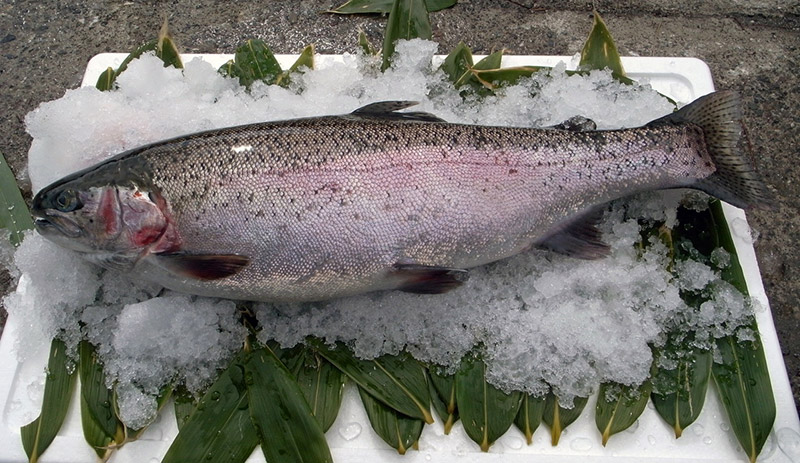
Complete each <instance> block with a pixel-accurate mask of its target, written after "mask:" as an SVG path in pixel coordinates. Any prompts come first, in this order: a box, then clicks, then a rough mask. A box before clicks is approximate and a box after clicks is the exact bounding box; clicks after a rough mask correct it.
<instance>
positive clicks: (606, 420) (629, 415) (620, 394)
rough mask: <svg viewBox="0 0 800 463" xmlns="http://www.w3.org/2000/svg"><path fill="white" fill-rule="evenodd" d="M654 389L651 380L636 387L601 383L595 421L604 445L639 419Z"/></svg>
mask: <svg viewBox="0 0 800 463" xmlns="http://www.w3.org/2000/svg"><path fill="white" fill-rule="evenodd" d="M652 389H653V387H652V384H651V383H650V381H645V382H644V383H642V384H640V385H639V386H636V387H633V386H625V385H619V384H610V383H603V384H601V385H600V390H599V392H598V394H597V405H596V406H595V415H594V421H595V424H596V425H597V429H598V430H599V431H600V433H601V434H602V435H603V445H604V446H605V445H606V444H607V443H608V439H609V438H610V437H611V436H613V435H614V434H617V433H618V432H622V431H624V430H626V429H628V428H629V427H631V425H633V423H635V422H636V420H638V419H639V417H640V416H641V415H642V412H644V407H645V406H646V405H647V401H648V400H649V399H650V391H652Z"/></svg>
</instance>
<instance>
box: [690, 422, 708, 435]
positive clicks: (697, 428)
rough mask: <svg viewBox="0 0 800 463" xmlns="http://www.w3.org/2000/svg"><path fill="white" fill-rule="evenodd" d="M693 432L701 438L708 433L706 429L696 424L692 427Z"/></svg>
mask: <svg viewBox="0 0 800 463" xmlns="http://www.w3.org/2000/svg"><path fill="white" fill-rule="evenodd" d="M692 432H693V433H694V435H695V436H698V437H699V436H702V435H703V434H705V433H706V428H704V427H703V425H702V424H700V423H695V424H693V425H692Z"/></svg>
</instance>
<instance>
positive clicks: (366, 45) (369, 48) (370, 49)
mask: <svg viewBox="0 0 800 463" xmlns="http://www.w3.org/2000/svg"><path fill="white" fill-rule="evenodd" d="M358 46H359V47H361V51H363V52H364V54H365V55H366V56H375V55H377V54H378V53H380V52H381V51H380V50H378V49H376V48H375V47H374V46H373V45H372V43H371V42H370V41H369V39H368V38H367V34H366V33H365V32H364V31H363V30H359V31H358Z"/></svg>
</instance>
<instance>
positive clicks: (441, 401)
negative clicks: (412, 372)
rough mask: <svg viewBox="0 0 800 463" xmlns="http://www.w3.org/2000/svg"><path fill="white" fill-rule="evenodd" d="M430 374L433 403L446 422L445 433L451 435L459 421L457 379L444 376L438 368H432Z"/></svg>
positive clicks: (452, 376) (451, 376)
mask: <svg viewBox="0 0 800 463" xmlns="http://www.w3.org/2000/svg"><path fill="white" fill-rule="evenodd" d="M429 373H430V375H429V377H430V383H431V387H432V393H431V402H433V404H434V406H436V407H437V410H436V411H437V413H439V416H441V418H442V419H443V420H444V433H445V434H450V430H451V429H453V425H454V424H456V421H458V407H457V406H456V377H455V375H443V374H441V373H439V372H438V371H437V370H436V368H432V369H431V370H430V372H429Z"/></svg>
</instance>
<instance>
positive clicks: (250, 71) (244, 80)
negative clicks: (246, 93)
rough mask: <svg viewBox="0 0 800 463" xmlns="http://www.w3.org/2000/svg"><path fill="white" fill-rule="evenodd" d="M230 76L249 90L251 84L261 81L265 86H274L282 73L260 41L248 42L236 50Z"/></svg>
mask: <svg viewBox="0 0 800 463" xmlns="http://www.w3.org/2000/svg"><path fill="white" fill-rule="evenodd" d="M233 61H234V64H233V66H232V68H231V69H230V74H229V75H230V76H231V77H237V78H238V79H239V84H241V85H242V86H243V87H247V88H250V86H251V85H252V84H253V82H255V81H257V80H261V81H263V82H264V83H266V84H267V85H271V84H274V83H275V81H276V80H277V79H278V77H279V76H280V75H281V74H282V73H283V70H281V65H280V63H278V60H277V59H275V55H273V54H272V51H271V50H270V49H269V47H268V46H267V44H266V43H264V42H263V41H262V40H248V41H246V42H245V43H243V44H242V45H241V46H240V47H239V48H237V49H236V53H235V54H234V58H233Z"/></svg>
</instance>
